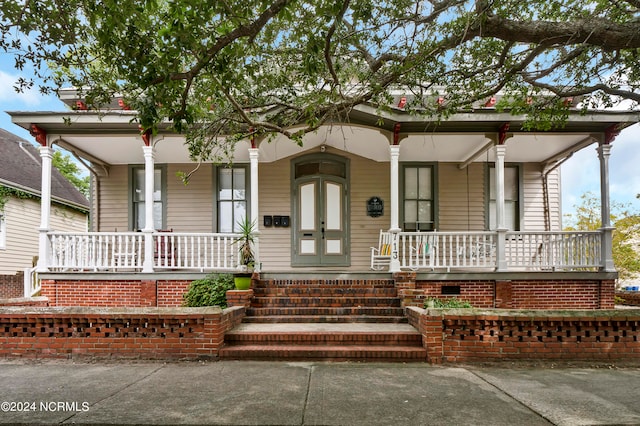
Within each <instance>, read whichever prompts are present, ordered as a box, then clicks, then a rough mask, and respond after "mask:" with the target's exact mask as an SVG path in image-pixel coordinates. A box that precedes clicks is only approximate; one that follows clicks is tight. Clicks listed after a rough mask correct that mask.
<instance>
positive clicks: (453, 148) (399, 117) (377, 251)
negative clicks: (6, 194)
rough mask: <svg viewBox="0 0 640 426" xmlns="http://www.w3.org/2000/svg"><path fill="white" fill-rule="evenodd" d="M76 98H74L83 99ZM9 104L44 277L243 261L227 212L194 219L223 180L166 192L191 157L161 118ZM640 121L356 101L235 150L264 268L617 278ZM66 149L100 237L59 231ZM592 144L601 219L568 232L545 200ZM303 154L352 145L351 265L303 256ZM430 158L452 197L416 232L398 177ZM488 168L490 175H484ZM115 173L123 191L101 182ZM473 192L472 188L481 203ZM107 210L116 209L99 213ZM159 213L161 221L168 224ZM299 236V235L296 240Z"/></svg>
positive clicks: (138, 273)
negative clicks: (29, 151)
mask: <svg viewBox="0 0 640 426" xmlns="http://www.w3.org/2000/svg"><path fill="white" fill-rule="evenodd" d="M67 100H68V101H69V102H70V103H73V99H72V98H69V99H67ZM11 115H12V119H13V121H14V122H15V123H17V124H19V125H21V126H23V127H25V128H28V129H30V130H31V131H32V134H33V135H34V137H35V138H36V140H37V141H38V143H39V144H40V145H41V149H40V152H41V158H42V182H43V185H42V187H43V196H42V210H41V222H40V236H41V238H40V244H39V263H38V265H37V268H36V272H37V273H38V274H40V276H41V277H45V279H55V277H56V276H64V277H66V278H68V277H69V276H70V275H75V276H76V277H77V279H82V277H83V276H85V277H88V276H91V277H92V278H91V279H93V280H95V279H97V278H96V277H107V276H109V275H112V276H119V277H122V276H127V277H129V278H131V279H138V280H144V279H145V278H144V277H145V276H154V277H157V276H160V275H161V274H167V275H171V276H175V274H180V273H185V274H186V275H189V276H192V274H193V273H197V274H205V273H208V272H233V271H237V270H239V269H240V265H239V262H238V252H237V245H236V244H235V239H236V238H237V234H234V233H233V232H228V231H227V232H217V231H219V229H217V228H218V227H219V223H216V218H215V215H216V213H215V212H214V214H212V215H209V216H206V220H205V219H202V220H199V221H198V222H197V224H196V223H195V222H194V221H193V217H194V215H197V214H200V213H202V212H206V209H207V208H208V209H209V210H211V209H215V208H216V207H215V201H214V202H213V203H211V202H210V201H209V200H204V202H203V198H202V196H203V194H204V195H205V196H207V191H215V190H216V189H215V184H212V183H211V181H214V179H215V177H213V178H210V177H208V178H207V179H211V181H209V182H205V183H204V184H203V188H204V189H203V190H202V191H201V192H198V193H197V195H195V196H193V197H192V196H191V195H189V194H188V192H189V191H192V190H191V189H189V188H187V189H182V188H180V187H179V186H177V185H176V184H175V183H174V184H173V185H174V186H173V187H172V188H170V189H166V188H164V185H167V183H166V182H165V180H164V178H163V180H162V185H163V187H162V188H160V189H159V188H157V185H156V183H157V180H156V179H157V176H159V175H158V174H156V172H157V170H158V166H163V167H166V168H169V170H170V172H171V173H173V169H172V165H176V164H182V165H185V164H186V165H194V163H193V162H191V160H190V159H189V157H188V150H187V148H186V147H185V145H184V139H183V138H182V137H180V136H178V135H175V134H173V133H171V131H170V130H169V129H166V128H161V129H160V133H159V134H158V135H151V134H150V133H147V134H142V135H140V133H139V130H138V129H137V128H136V127H135V124H133V123H132V122H131V118H132V117H133V113H132V112H131V111H116V110H112V111H104V112H102V113H101V114H98V113H96V112H93V111H75V112H73V113H46V112H42V113H11ZM69 115H71V120H69V119H68V117H67V116H69ZM65 118H67V119H66V120H65ZM634 119H635V118H634V117H632V116H629V115H628V114H624V113H609V112H606V113H605V112H594V113H590V114H588V115H586V116H583V115H580V114H578V113H577V112H576V113H575V114H571V116H570V118H569V121H568V122H567V123H566V126H565V127H564V128H562V129H558V130H555V131H551V132H537V133H534V132H529V131H528V130H527V129H526V128H525V125H524V118H523V117H513V116H511V115H509V114H507V113H498V112H496V111H494V110H491V109H487V108H480V109H479V110H477V111H473V112H469V113H461V114H458V115H455V116H453V117H451V118H450V119H449V120H447V121H444V122H425V121H424V120H423V119H421V118H418V117H414V116H410V115H408V114H406V113H405V112H404V111H402V110H401V109H400V108H396V109H393V108H392V110H391V111H388V112H380V111H378V110H376V109H374V108H372V107H371V106H367V105H362V106H359V107H357V108H356V109H354V111H352V113H351V115H350V117H349V120H348V122H345V123H332V124H331V125H327V126H325V127H323V128H321V129H320V130H319V131H318V132H316V133H314V134H309V135H307V136H306V137H305V141H304V144H303V146H298V145H296V144H294V143H293V142H292V141H290V140H286V138H284V137H276V138H275V139H273V140H256V139H251V140H245V141H241V142H239V143H238V145H237V146H236V150H235V152H234V156H233V159H232V160H233V162H234V164H240V165H244V167H245V170H246V172H245V174H246V176H247V178H246V182H247V184H246V188H245V189H246V193H247V196H246V197H245V198H244V201H243V202H244V203H245V205H246V207H245V210H244V211H245V212H246V215H247V216H248V217H249V218H250V220H251V221H253V222H255V223H256V224H258V230H257V238H256V243H255V251H256V255H257V263H256V266H257V270H258V271H260V272H261V273H277V272H286V273H295V272H301V273H310V272H315V273H325V274H328V273H333V274H336V275H340V276H343V275H344V274H347V275H349V274H351V275H353V276H357V275H358V274H362V273H365V272H366V273H369V272H373V273H374V274H398V273H403V272H411V273H414V272H415V273H417V274H418V276H427V277H428V276H429V275H430V274H432V275H434V276H436V275H437V276H438V277H442V276H443V274H444V275H447V274H458V273H463V274H465V273H478V274H489V276H491V277H493V278H491V279H496V280H500V279H501V278H500V274H510V273H529V274H540V276H546V274H547V273H553V274H554V276H555V275H557V274H562V273H580V274H583V273H584V274H595V275H593V277H595V278H596V279H599V278H598V277H600V278H602V277H605V276H606V277H605V278H606V279H610V278H611V276H612V274H615V266H614V264H613V259H612V254H611V237H612V228H611V226H610V221H609V187H608V186H609V185H608V173H609V171H608V158H609V155H610V152H611V143H612V142H613V140H614V138H615V135H616V134H617V132H618V131H619V129H621V128H623V127H625V126H627V125H629V124H631V123H632V122H633V120H634ZM68 123H71V124H70V125H69V124H68ZM54 144H57V145H60V146H62V147H64V148H66V149H68V150H69V151H70V152H72V153H73V154H74V155H76V156H77V157H78V158H79V159H81V161H84V162H85V163H86V164H88V165H89V166H90V169H91V173H92V176H93V181H94V184H95V185H94V191H95V194H98V196H97V197H96V199H94V203H93V212H92V213H93V214H94V215H97V216H95V218H94V221H93V226H92V229H93V230H94V231H95V232H87V233H75V234H70V233H61V232H57V231H56V230H54V229H51V225H50V195H49V189H48V188H50V180H51V173H50V170H51V155H52V151H51V147H52V145H54ZM593 145H597V155H598V156H599V159H600V168H599V170H598V171H597V173H599V175H600V178H601V193H600V198H601V202H602V206H603V207H602V212H601V214H602V216H601V217H602V224H603V226H602V228H601V229H600V230H597V231H592V232H563V231H561V212H560V211H559V210H560V209H559V197H560V195H559V194H558V193H553V194H552V195H551V196H550V195H549V184H548V181H549V180H552V179H553V180H555V182H557V183H556V184H554V185H556V186H555V187H554V188H552V191H557V187H559V177H558V176H559V166H560V165H561V164H562V163H563V162H564V161H565V160H566V159H567V158H569V157H570V156H571V155H572V154H573V153H574V152H576V151H579V150H581V149H584V148H586V147H590V146H593ZM594 155H595V154H594ZM305 156H306V157H309V156H313V158H321V159H322V158H327V156H331V158H334V157H338V156H340V158H341V163H340V164H343V165H344V170H345V171H344V176H341V180H339V181H338V183H339V185H337V184H335V185H333V186H332V190H334V191H336V192H335V193H336V194H341V193H342V192H337V191H338V190H336V189H335V188H340V189H339V191H344V193H347V192H348V197H345V198H344V199H343V201H344V202H343V203H342V204H340V209H341V211H342V212H343V213H344V217H342V216H341V217H340V218H339V219H337V220H336V221H335V223H336V224H337V228H336V229H338V228H340V232H341V233H340V234H336V235H338V236H337V237H336V238H337V240H336V241H337V243H335V244H334V245H332V246H331V249H335V250H344V253H345V255H344V257H343V259H344V262H343V263H340V264H330V263H327V264H322V263H320V264H317V265H314V266H309V265H301V266H300V265H298V264H295V263H294V256H295V255H297V252H296V250H298V248H299V247H302V243H301V241H302V239H303V236H305V235H306V231H304V230H302V229H301V227H300V222H303V221H304V218H301V217H298V216H296V214H298V213H297V212H296V208H299V209H301V208H300V207H299V206H300V205H302V204H304V198H302V196H301V198H300V199H295V191H296V190H298V188H301V187H295V186H294V181H295V179H296V177H297V176H296V175H295V174H294V169H295V167H296V165H297V164H302V163H296V162H295V161H297V159H299V158H303V157H304V158H306V157H305ZM424 164H427V165H428V167H432V170H435V171H434V172H433V180H435V181H437V180H438V179H440V182H439V185H440V188H438V186H437V185H436V183H433V188H434V191H436V192H437V191H438V190H439V191H440V194H439V195H438V194H435V195H434V196H433V198H432V199H431V201H430V202H433V203H434V205H436V207H433V212H432V217H431V218H428V222H422V224H424V223H428V224H429V225H428V228H429V229H425V228H424V227H423V226H422V225H421V222H420V221H421V219H420V218H417V219H415V220H414V222H413V225H412V226H413V229H411V227H407V218H406V214H404V213H403V208H404V209H406V206H407V204H406V202H405V201H406V200H405V197H406V194H405V193H404V190H403V188H402V186H401V185H402V184H403V176H404V175H403V170H405V169H404V168H403V167H410V166H416V165H418V166H419V167H422V165H424ZM509 164H512V165H513V164H519V165H521V169H524V172H523V171H521V172H520V173H527V174H528V175H527V177H525V178H523V182H521V186H525V185H529V186H530V187H532V188H533V189H532V190H529V193H527V195H526V197H528V198H526V197H525V195H524V193H523V195H522V197H523V198H522V199H521V200H520V201H519V202H520V203H521V204H522V207H521V210H524V208H525V207H524V204H528V205H527V208H528V209H529V210H531V212H529V211H527V212H526V214H527V215H529V216H527V217H526V218H525V219H523V220H522V223H521V224H519V226H518V227H517V228H516V229H514V228H513V227H512V226H510V225H511V224H510V223H509V221H510V219H511V218H510V217H508V213H507V211H506V205H507V204H508V201H507V200H506V199H505V192H506V191H507V190H508V188H505V169H506V167H507V166H508V165H509ZM134 165H135V167H137V168H138V169H139V171H140V172H141V176H143V177H144V179H143V180H142V181H143V183H144V186H143V187H141V188H140V193H141V194H142V195H141V196H140V202H139V203H138V205H137V206H139V208H140V210H139V211H137V212H136V213H135V216H136V218H139V219H140V223H141V224H143V226H142V227H141V228H138V227H136V226H134V225H132V224H133V223H134V221H133V219H132V215H134V213H132V211H131V209H132V207H131V206H132V205H133V204H132V201H131V200H129V201H126V196H127V194H126V191H131V189H130V187H131V182H130V181H129V182H128V181H127V177H126V176H127V173H129V175H131V173H132V172H131V170H132V167H133V166H134ZM489 165H490V166H489ZM438 167H439V168H440V170H439V171H438V170H437V169H438ZM489 167H490V168H491V173H492V175H491V178H489V171H488V170H489ZM414 168H415V167H414ZM471 169H473V170H471ZM470 170H471V172H470ZM381 172H383V173H381ZM314 176H315V175H314ZM530 176H533V178H530ZM479 178H481V179H484V180H485V181H486V183H482V184H481V185H478V184H477V182H474V179H476V180H478V179H479ZM129 179H131V178H129ZM304 179H306V176H305V177H304ZM526 179H529V180H528V181H527V180H526ZM319 182H320V181H319ZM363 182H364V183H363ZM488 182H491V185H489V184H488ZM531 182H534V183H533V184H531ZM461 183H464V185H465V186H464V188H463V189H459V188H458V186H456V185H459V184H461ZM107 184H108V186H109V188H108V189H109V190H110V191H112V192H108V191H107V189H105V187H106V186H107ZM207 185H208V188H207V187H206V186H207ZM340 185H342V186H340ZM533 185H535V187H534V186H533ZM127 186H129V188H127ZM487 186H490V187H491V188H490V191H491V194H492V195H491V197H492V198H491V201H488V195H486V194H488V192H487V191H489V189H488V188H487ZM165 190H166V191H168V192H169V196H168V197H167V199H168V201H167V200H166V199H164V193H162V191H165ZM193 191H194V193H195V190H193ZM301 191H302V189H301ZM374 191H375V192H374ZM448 191H454V192H455V191H458V193H459V195H456V197H458V198H456V199H455V200H453V201H457V202H459V203H458V204H456V203H455V202H450V203H449V204H447V205H444V204H445V202H444V201H447V202H449V200H443V199H444V198H446V197H447V196H448V194H449V192H448ZM474 191H479V192H480V193H479V194H478V193H475V192H474ZM483 191H485V192H484V193H483ZM160 193H162V194H163V195H162V197H163V202H165V203H166V204H169V206H170V207H171V205H173V206H179V207H180V208H179V209H178V208H175V207H174V210H172V212H170V214H171V215H174V212H180V213H179V214H178V213H175V215H174V216H172V217H171V218H170V219H169V220H168V222H167V221H166V220H165V221H159V220H158V219H159V217H160V216H162V218H163V219H164V216H166V215H167V213H165V212H159V211H158V210H157V209H156V208H155V207H156V206H155V205H154V204H155V203H154V201H157V198H158V194H160ZM113 194H116V195H118V196H119V197H124V198H125V201H124V202H123V201H118V203H119V204H118V205H117V206H116V207H117V209H116V208H115V207H112V206H111V205H110V204H109V203H110V201H111V199H110V198H109V199H108V198H107V197H106V196H105V195H109V196H112V195H113ZM122 194H124V195H122ZM530 194H533V195H530ZM372 195H373V196H378V195H381V198H382V199H384V201H385V205H384V214H383V215H379V216H376V215H370V214H369V212H367V213H365V212H364V207H365V206H364V204H365V202H366V201H367V199H369V198H370V196H372ZM208 196H209V197H211V194H210V193H209V194H208ZM438 196H439V197H440V198H441V199H440V206H439V207H438V206H437V201H438V200H437V199H436V198H437V197H438ZM471 197H474V199H473V200H471V201H472V202H471V203H470V202H469V200H470V198H471ZM196 198H197V199H196ZM450 198H452V199H453V198H455V197H450ZM463 198H464V200H463ZM120 200H122V198H120ZM194 200H196V201H197V202H198V203H199V206H200V205H201V206H204V207H203V208H201V209H200V207H197V208H198V209H200V210H197V209H196V207H194V212H196V211H197V213H193V214H191V212H189V209H188V207H187V206H189V203H192V202H194ZM301 200H302V201H301ZM461 200H462V201H464V209H465V210H464V212H463V213H464V214H465V215H466V217H464V218H462V219H459V218H457V217H456V218H454V219H451V217H453V216H456V215H458V216H460V215H459V213H460V212H459V211H456V209H459V206H460V205H462V204H463V203H462V202H461ZM341 202H342V201H341ZM418 202H420V201H418ZM172 203H173V204H172ZM296 203H297V204H296ZM474 203H475V204H474ZM207 204H208V207H207ZM211 204H213V206H212V205H211ZM530 206H531V207H530ZM529 207H530V208H529ZM276 209H278V210H276ZM105 211H108V212H109V213H107V214H104V213H101V212H105ZM514 211H515V210H514ZM112 212H114V213H113V214H112ZM273 213H278V214H284V215H287V216H286V217H287V218H289V217H291V227H290V228H288V227H287V228H285V227H280V228H275V227H267V225H266V222H263V219H264V216H265V215H268V216H271V215H272V214H273ZM207 214H208V213H207ZM217 214H218V216H219V215H220V214H221V213H220V212H217ZM319 214H320V213H318V215H319ZM327 214H328V212H327ZM403 214H404V216H403ZM117 215H120V216H117ZM289 215H290V216H289ZM489 215H491V216H492V217H491V220H489V218H488V216H489ZM109 216H113V217H109ZM116 216H117V217H116ZM202 217H205V216H204V215H202ZM273 217H275V216H273ZM336 217H337V216H336ZM324 219H326V218H318V217H312V218H311V220H312V221H317V222H315V226H318V228H319V223H320V221H321V220H324ZM329 219H331V218H329ZM412 220H413V219H412ZM158 222H161V223H162V224H163V226H161V227H159V226H157V225H156V224H157V223H158ZM192 222H193V223H192ZM218 222H219V221H218ZM231 223H233V222H231ZM322 223H323V225H324V222H322ZM203 224H204V225H203ZM154 225H155V226H154ZM121 229H124V231H122V230H121ZM295 232H298V234H299V236H300V238H298V239H296V237H292V236H291V235H293V234H294V233H295ZM315 238H318V239H320V237H315ZM322 239H324V227H323V230H322ZM299 243H300V246H298V244H299ZM123 274H124V275H123ZM159 274H160V275H159ZM572 276H573V275H572ZM66 278H65V279H66ZM36 281H37V280H36ZM31 291H35V289H31Z"/></svg>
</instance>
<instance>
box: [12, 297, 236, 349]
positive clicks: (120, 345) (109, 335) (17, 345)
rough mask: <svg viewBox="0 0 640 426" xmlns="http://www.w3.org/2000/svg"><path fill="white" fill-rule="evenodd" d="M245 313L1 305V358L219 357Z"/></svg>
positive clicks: (228, 310)
mask: <svg viewBox="0 0 640 426" xmlns="http://www.w3.org/2000/svg"><path fill="white" fill-rule="evenodd" d="M244 311H245V310H244V308H242V307H236V308H228V309H225V310H221V309H220V308H218V307H209V308H136V309H122V308H100V309H94V308H84V309H78V308H73V309H69V308H44V309H35V308H0V357H1V358H69V359H75V358H96V359H105V358H133V359H166V360H174V359H199V358H207V359H216V358H217V357H218V351H219V349H220V347H221V346H222V345H223V342H224V335H225V333H226V331H228V330H230V329H231V328H233V327H235V326H236V325H238V324H239V323H240V322H241V321H242V317H243V316H244Z"/></svg>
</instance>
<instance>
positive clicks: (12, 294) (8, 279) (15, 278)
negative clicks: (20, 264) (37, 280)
mask: <svg viewBox="0 0 640 426" xmlns="http://www.w3.org/2000/svg"><path fill="white" fill-rule="evenodd" d="M23 296H24V273H23V272H17V273H16V274H15V275H0V299H13V298H16V297H23Z"/></svg>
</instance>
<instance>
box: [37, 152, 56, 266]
mask: <svg viewBox="0 0 640 426" xmlns="http://www.w3.org/2000/svg"><path fill="white" fill-rule="evenodd" d="M40 158H41V159H42V183H41V185H42V188H41V194H40V228H38V230H39V231H40V239H39V242H38V269H37V271H38V272H47V271H48V268H49V240H48V238H47V232H49V231H50V230H51V229H50V228H51V160H52V158H53V150H52V149H51V148H50V147H48V146H41V147H40Z"/></svg>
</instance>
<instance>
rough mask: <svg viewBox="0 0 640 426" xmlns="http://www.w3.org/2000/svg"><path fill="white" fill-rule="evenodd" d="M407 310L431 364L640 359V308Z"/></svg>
mask: <svg viewBox="0 0 640 426" xmlns="http://www.w3.org/2000/svg"><path fill="white" fill-rule="evenodd" d="M406 311H407V317H408V318H409V322H410V323H411V324H412V325H413V326H414V327H416V328H417V329H418V330H419V331H420V332H421V333H422V336H423V343H424V346H425V348H426V349H427V353H428V354H427V359H428V361H429V362H431V363H442V362H451V363H456V362H482V361H500V360H571V361H577V360H585V361H600V362H609V361H634V362H637V361H640V310H635V309H634V310H625V311H589V310H580V311H557V310H553V311H549V310H547V311H535V312H533V311H529V312H524V313H523V312H517V311H502V310H484V311H482V312H478V311H477V310H475V309H469V310H450V311H447V310H438V309H429V310H424V309H420V308H413V307H410V308H407V309H406Z"/></svg>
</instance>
